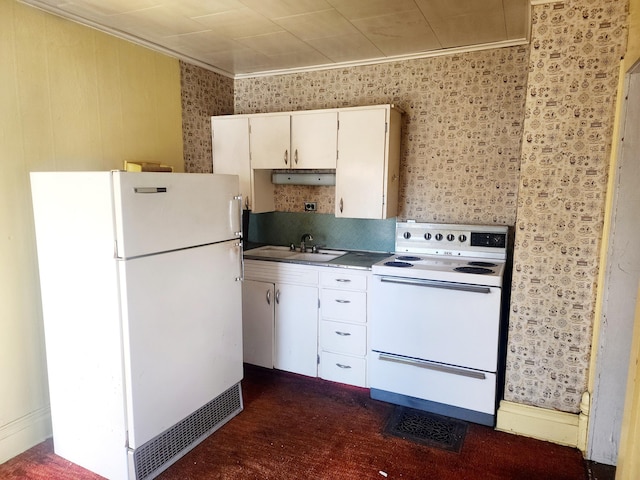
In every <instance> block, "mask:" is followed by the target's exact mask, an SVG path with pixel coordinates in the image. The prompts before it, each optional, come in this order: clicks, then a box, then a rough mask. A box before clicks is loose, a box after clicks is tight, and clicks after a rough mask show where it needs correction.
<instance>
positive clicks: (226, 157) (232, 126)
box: [211, 115, 253, 209]
mask: <svg viewBox="0 0 640 480" xmlns="http://www.w3.org/2000/svg"><path fill="white" fill-rule="evenodd" d="M211 139H212V142H211V143H212V147H213V173H220V174H227V175H238V176H239V178H240V193H241V194H242V203H243V205H244V208H245V209H250V208H251V203H252V201H253V196H252V195H251V164H250V157H249V118H248V117H244V116H238V115H226V116H224V117H211Z"/></svg>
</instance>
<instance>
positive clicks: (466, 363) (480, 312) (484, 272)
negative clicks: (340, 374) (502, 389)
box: [370, 222, 508, 425]
mask: <svg viewBox="0 0 640 480" xmlns="http://www.w3.org/2000/svg"><path fill="white" fill-rule="evenodd" d="M507 240H508V227H506V226H493V225H491V226H477V225H452V224H430V223H416V222H398V223H397V225H396V240H395V246H396V248H395V255H393V256H392V257H389V258H387V259H385V260H383V261H381V262H378V263H376V264H375V265H373V267H372V274H373V279H372V303H371V307H372V308H371V349H372V360H371V367H370V386H371V396H372V397H373V398H376V399H379V400H384V401H388V402H391V403H396V404H400V405H405V406H409V407H412V408H419V409H422V410H428V411H432V412H435V413H440V414H444V415H448V416H451V417H456V418H461V419H464V420H469V421H473V422H476V423H481V424H485V425H494V423H495V410H496V399H497V380H498V358H499V355H498V351H499V340H500V333H501V312H502V283H503V278H504V273H505V267H506V260H507Z"/></svg>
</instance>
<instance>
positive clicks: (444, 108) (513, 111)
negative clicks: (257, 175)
mask: <svg viewBox="0 0 640 480" xmlns="http://www.w3.org/2000/svg"><path fill="white" fill-rule="evenodd" d="M527 59H528V49H527V48H526V47H512V48H505V49H499V50H490V51H484V52H474V53H466V54H461V55H455V56H443V57H437V58H430V59H421V60H411V61H405V62H395V63H387V64H380V65H372V66H363V67H357V68H347V69H337V70H324V71H318V72H310V73H304V74H290V75H280V76H271V77H261V78H253V79H243V80H238V81H236V113H258V112H273V111H287V110H307V109H315V108H334V107H350V106H358V105H374V104H383V103H393V104H395V105H397V106H399V107H400V108H402V109H403V110H404V111H405V112H406V115H404V117H403V133H402V154H403V157H402V160H401V162H402V163H401V173H400V205H401V209H400V212H399V216H401V217H403V218H412V219H416V220H421V221H430V222H450V221H451V222H454V221H455V222H459V223H489V224H494V223H497V224H509V225H514V223H515V215H516V194H517V188H518V173H519V163H520V141H521V138H522V119H523V112H524V110H523V108H524V93H525V85H526V77H527V70H526V64H527ZM322 191H323V189H322V188H317V190H316V191H315V193H316V194H317V195H318V196H317V197H316V198H309V195H310V194H312V193H314V192H313V191H311V192H310V191H309V190H308V189H301V188H299V187H291V186H279V187H278V188H277V197H276V199H277V202H276V208H277V209H278V210H282V211H301V210H302V208H303V202H304V201H305V200H311V201H314V200H315V201H317V202H318V210H319V211H321V212H327V213H330V212H333V211H334V204H333V195H332V192H327V193H324V194H321V193H320V192H322ZM303 195H304V196H303Z"/></svg>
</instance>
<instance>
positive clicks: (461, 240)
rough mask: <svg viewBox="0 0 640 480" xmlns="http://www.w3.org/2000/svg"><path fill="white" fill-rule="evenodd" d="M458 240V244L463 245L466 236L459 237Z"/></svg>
mask: <svg viewBox="0 0 640 480" xmlns="http://www.w3.org/2000/svg"><path fill="white" fill-rule="evenodd" d="M458 240H460V243H464V242H466V241H467V236H466V235H460V236H459V237H458Z"/></svg>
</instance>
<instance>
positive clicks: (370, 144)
mask: <svg viewBox="0 0 640 480" xmlns="http://www.w3.org/2000/svg"><path fill="white" fill-rule="evenodd" d="M386 112H387V111H386V110H385V109H383V108H377V109H370V110H369V109H366V110H346V111H341V112H340V114H339V120H340V128H339V130H338V164H337V168H336V217H349V218H384V216H383V205H384V193H385V192H384V169H385V149H386Z"/></svg>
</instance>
